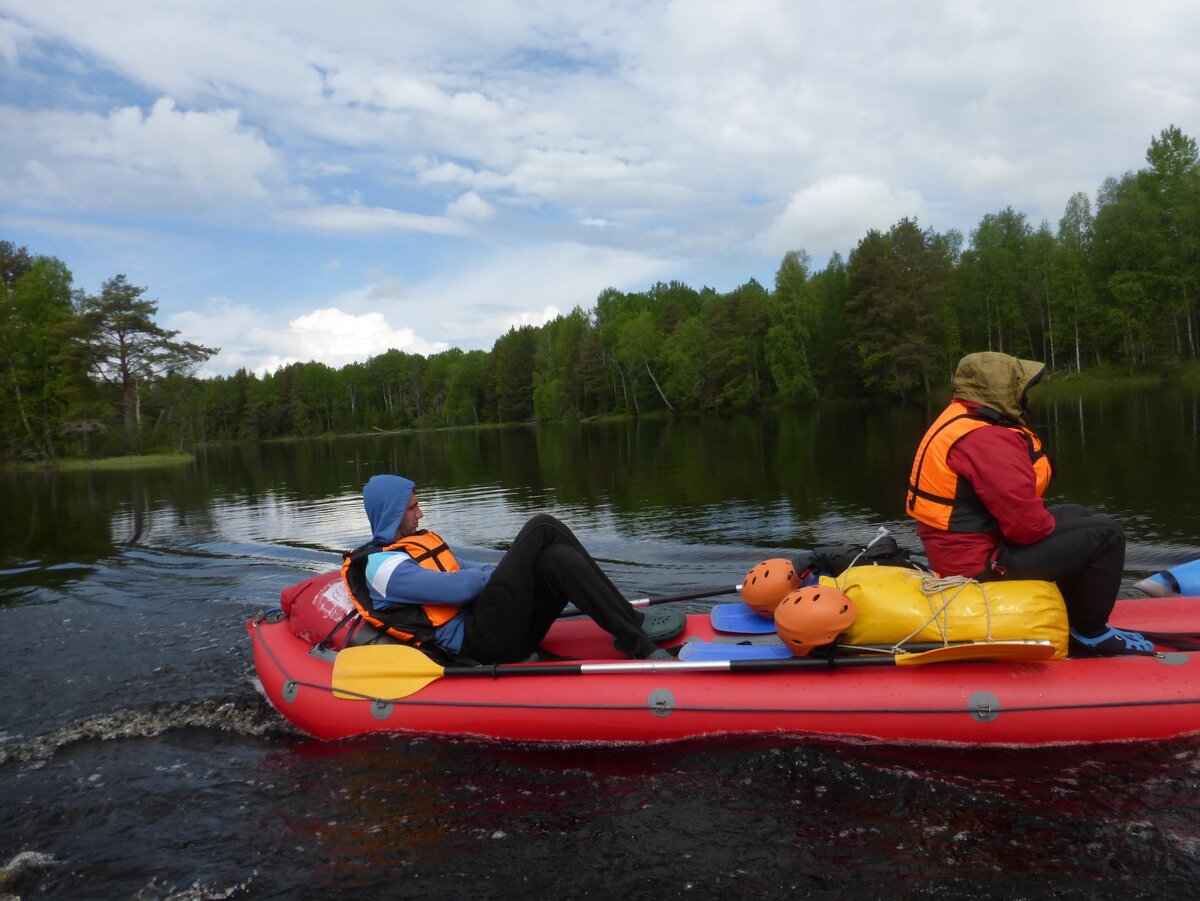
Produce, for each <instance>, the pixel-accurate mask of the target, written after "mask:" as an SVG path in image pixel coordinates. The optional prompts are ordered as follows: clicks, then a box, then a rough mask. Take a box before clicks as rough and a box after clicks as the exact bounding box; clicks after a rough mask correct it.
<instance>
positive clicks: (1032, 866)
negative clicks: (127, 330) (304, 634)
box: [0, 390, 1200, 899]
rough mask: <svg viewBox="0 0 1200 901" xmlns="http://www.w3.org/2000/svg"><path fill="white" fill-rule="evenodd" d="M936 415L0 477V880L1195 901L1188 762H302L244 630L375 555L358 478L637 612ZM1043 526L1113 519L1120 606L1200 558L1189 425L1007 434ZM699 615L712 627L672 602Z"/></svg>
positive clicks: (1166, 407)
mask: <svg viewBox="0 0 1200 901" xmlns="http://www.w3.org/2000/svg"><path fill="white" fill-rule="evenodd" d="M935 412H936V410H927V409H924V408H923V407H907V408H902V407H895V408H889V409H886V410H822V411H820V412H819V413H803V414H799V413H798V414H794V415H791V416H781V417H761V418H746V419H739V420H728V421H705V422H671V421H667V420H661V421H643V422H637V423H621V424H598V423H597V424H585V425H581V426H578V427H549V428H542V429H534V428H520V427H518V428H506V429H495V430H482V431H455V432H440V433H432V434H420V435H418V434H411V435H399V436H380V437H375V438H369V439H354V440H350V439H347V440H338V441H315V442H304V443H294V444H278V445H269V446H261V447H234V448H219V449H210V450H207V451H206V452H204V453H203V454H201V455H200V456H199V457H198V459H197V460H196V462H195V464H194V465H191V466H187V467H183V468H179V469H170V470H159V471H147V472H143V473H102V472H91V473H72V474H59V475H49V474H46V475H43V474H29V473H22V474H12V473H7V474H3V475H0V490H2V491H3V494H4V498H5V501H6V502H5V504H4V509H5V510H6V511H8V512H7V513H6V514H5V515H4V516H3V518H2V519H0V547H2V548H3V563H2V566H0V634H2V635H3V638H4V647H5V655H4V659H5V663H4V668H3V672H4V674H5V677H4V679H3V680H2V682H0V711H2V713H0V805H2V807H0V809H2V810H3V812H4V815H3V819H2V823H0V865H3V864H4V863H6V862H8V861H10V860H11V859H12V858H13V857H14V856H15V855H17V854H18V853H19V852H23V851H29V852H35V853H37V854H39V855H44V857H43V858H42V859H41V862H40V864H38V865H36V866H34V867H32V868H31V869H29V870H27V871H24V872H22V874H20V875H18V876H17V877H15V878H14V879H13V880H10V881H9V882H8V884H3V883H0V893H3V892H4V891H8V892H14V893H16V894H19V895H21V896H22V897H26V898H41V897H46V898H81V899H82V898H89V899H90V898H226V897H246V898H263V897H279V898H282V897H288V898H292V897H301V898H303V897H321V898H332V897H355V898H385V897H386V898H428V897H470V898H538V897H562V898H609V897H621V898H631V899H637V898H655V899H657V898H675V897H689V898H710V897H718V896H726V895H728V896H750V897H763V898H772V897H795V896H799V897H807V896H810V895H819V896H829V897H855V898H862V897H891V896H894V895H897V894H901V895H905V896H909V897H959V896H973V897H1044V896H1054V897H1079V898H1085V897H1086V898H1094V897H1114V898H1115V897H1149V896H1152V895H1164V894H1171V895H1175V896H1194V895H1195V893H1196V885H1197V884H1198V883H1197V880H1200V777H1198V775H1197V774H1198V771H1200V740H1187V741H1181V742H1173V743H1168V744H1162V745H1154V746H1149V747H1146V746H1138V747H1105V748H1098V749H1096V748H1092V749H1087V748H1064V749H1054V750H1048V751H1037V752H1018V751H1005V752H995V751H993V752H978V751H974V752H973V751H965V750H963V751H959V750H948V749H940V750H936V751H935V750H928V749H925V750H921V749H911V748H909V749H905V748H894V747H872V746H862V745H854V744H835V743H796V742H790V743H789V742H782V741H762V742H745V741H738V742H730V741H724V742H705V743H691V744H685V745H678V746H666V747H654V748H619V749H603V750H599V749H545V748H542V749H537V748H522V747H511V746H499V745H488V744H479V743H470V742H448V741H441V740H432V739H386V738H379V739H374V740H369V741H356V742H350V743H343V744H324V743H320V742H316V741H313V740H310V739H307V738H305V737H304V736H302V735H299V734H296V733H295V732H293V731H292V730H291V729H290V728H289V727H288V726H287V725H286V723H285V722H284V721H283V720H282V719H281V718H280V717H279V716H278V715H277V714H275V713H274V711H272V710H271V709H270V708H269V706H267V705H266V704H265V703H264V702H263V701H262V699H261V698H260V696H259V695H258V694H257V693H256V691H255V689H254V687H253V670H252V667H251V664H250V650H249V646H248V643H247V640H246V634H245V622H246V620H247V619H248V618H250V617H251V616H253V615H255V614H256V613H258V612H260V611H262V610H264V609H268V608H271V607H273V606H276V605H277V603H278V595H279V591H280V589H282V588H283V587H285V586H287V585H289V584H291V583H293V582H296V581H298V580H299V579H301V578H303V577H305V576H308V575H310V574H312V573H315V572H323V571H325V570H327V569H330V568H332V567H333V566H334V565H335V564H336V563H337V562H338V557H337V555H336V553H335V552H336V551H337V550H339V549H341V548H344V547H348V546H351V545H354V544H357V543H359V542H360V541H361V540H363V539H364V538H365V537H366V522H365V517H364V516H363V514H362V510H361V505H360V500H359V491H360V490H361V486H362V484H363V482H364V481H365V480H366V478H367V477H368V476H370V475H372V474H374V473H378V472H397V473H401V474H404V475H408V476H410V477H412V478H413V479H415V480H416V481H417V482H418V484H419V486H420V488H421V497H422V501H423V507H424V508H425V511H426V520H425V524H426V525H428V526H430V527H432V528H435V529H437V530H439V531H441V532H443V533H444V534H446V535H447V536H449V537H451V540H452V541H453V542H454V544H455V546H456V550H458V551H460V552H461V555H462V556H465V557H468V558H475V559H484V560H494V559H497V558H499V556H500V554H501V553H502V550H503V548H504V547H505V545H506V543H507V541H508V540H509V539H510V538H511V537H512V536H513V535H514V534H515V533H516V531H517V529H518V528H519V527H520V525H521V523H522V522H523V521H524V520H525V519H526V518H527V517H528V516H530V515H531V514H533V513H534V512H538V511H541V510H546V511H549V512H552V513H554V514H555V515H556V516H558V517H560V518H562V519H563V520H565V521H567V522H568V523H570V524H571V525H572V526H574V527H575V529H576V531H577V532H578V533H579V535H580V536H581V538H582V539H583V541H584V543H585V544H586V545H588V546H589V548H591V549H592V550H593V552H594V553H595V555H596V556H597V558H598V559H600V560H601V561H602V563H603V565H604V566H605V568H606V570H607V571H608V572H609V573H610V575H611V576H612V578H613V580H614V581H615V582H616V584H617V585H618V586H619V587H620V588H621V589H622V590H623V591H625V592H626V593H627V595H628V596H630V597H642V596H646V595H665V594H675V593H681V592H685V591H688V590H701V589H707V588H714V587H721V586H725V585H732V584H734V583H736V582H738V581H740V579H741V577H742V575H743V574H744V573H745V572H746V570H747V569H749V568H750V566H752V565H753V564H754V563H756V562H757V561H759V560H761V559H763V558H765V557H768V556H775V555H777V554H787V553H790V552H791V551H794V550H796V549H799V548H805V547H811V546H814V545H817V544H827V543H842V542H865V541H867V540H869V539H870V538H871V537H873V536H874V534H875V532H876V530H877V528H878V527H879V526H881V525H882V526H886V527H887V528H888V529H890V530H891V531H892V533H893V534H894V535H895V536H896V537H897V538H898V540H900V542H901V543H902V544H906V545H908V546H910V547H916V546H917V544H916V540H915V532H914V530H913V528H912V526H911V525H910V524H909V522H908V521H906V519H905V518H904V517H903V515H902V512H901V499H902V495H903V482H904V479H905V477H906V475H907V472H908V467H909V463H910V461H911V455H912V452H913V449H914V448H915V446H916V443H917V441H918V439H919V437H920V435H921V433H922V432H923V430H924V428H925V425H926V424H927V422H928V421H929V419H930V418H931V416H932V414H933V413H935ZM1033 418H1034V420H1035V425H1037V426H1038V428H1039V431H1041V432H1042V433H1043V434H1044V435H1045V437H1046V438H1047V440H1048V442H1049V444H1050V445H1051V447H1052V449H1053V451H1054V452H1055V454H1056V456H1057V459H1058V462H1059V467H1060V471H1061V473H1062V474H1061V477H1060V478H1058V479H1057V480H1056V481H1055V482H1054V483H1052V486H1051V493H1052V494H1053V495H1054V496H1055V497H1056V498H1060V499H1065V500H1071V501H1074V502H1078V503H1083V504H1085V505H1087V506H1089V507H1092V508H1093V509H1097V510H1104V511H1106V512H1109V513H1112V514H1114V515H1116V516H1117V517H1119V518H1120V519H1121V520H1122V521H1123V522H1124V523H1125V525H1126V528H1127V532H1128V537H1129V554H1128V558H1127V572H1126V589H1127V594H1129V595H1133V594H1136V592H1133V591H1132V585H1133V583H1134V582H1135V581H1137V580H1138V579H1140V578H1142V577H1143V576H1145V575H1147V574H1149V573H1151V572H1154V571H1156V570H1158V569H1161V568H1164V567H1166V566H1169V565H1172V564H1175V563H1178V562H1180V561H1182V560H1186V559H1190V558H1192V557H1195V556H1197V555H1200V504H1197V497H1198V490H1200V472H1198V469H1200V464H1198V462H1197V460H1198V459H1200V402H1198V400H1197V397H1196V395H1195V394H1192V393H1187V392H1181V391H1178V390H1170V391H1168V390H1160V391H1141V392H1113V393H1110V394H1108V395H1106V396H1105V397H1104V398H1103V399H1097V400H1094V401H1090V400H1085V401H1074V400H1072V401H1058V402H1057V403H1054V404H1049V403H1047V404H1043V405H1041V406H1038V407H1037V408H1036V409H1035V411H1034V417H1033ZM685 606H686V609H691V610H700V609H704V607H705V604H704V603H694V604H690V605H685Z"/></svg>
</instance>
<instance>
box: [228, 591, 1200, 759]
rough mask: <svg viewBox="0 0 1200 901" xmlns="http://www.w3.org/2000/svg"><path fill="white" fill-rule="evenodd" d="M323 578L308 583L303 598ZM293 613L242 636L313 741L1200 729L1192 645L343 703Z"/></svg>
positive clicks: (505, 678) (559, 644)
mask: <svg viewBox="0 0 1200 901" xmlns="http://www.w3.org/2000/svg"><path fill="white" fill-rule="evenodd" d="M322 578H323V579H325V580H326V581H324V582H322V581H321V579H322ZM327 580H328V577H321V578H319V579H317V580H313V582H312V583H306V584H307V585H308V588H309V589H310V590H309V594H312V593H313V592H312V588H313V585H314V584H316V586H317V587H318V588H319V587H320V586H321V585H325V584H328V581H327ZM318 593H319V592H318ZM289 606H290V605H289V604H288V602H287V597H286V593H285V609H286V608H288V607H289ZM300 616H301V611H300V610H299V609H297V608H293V609H292V610H291V611H290V616H289V614H288V613H284V612H283V611H276V612H273V613H272V614H266V615H264V616H262V617H259V618H256V619H254V620H251V621H250V622H249V623H248V624H247V629H248V631H249V634H250V640H251V643H252V644H253V647H254V664H255V668H256V669H257V672H258V678H259V680H260V682H261V683H262V687H263V689H264V691H265V693H266V696H267V697H268V698H269V699H270V701H271V703H272V704H273V705H274V706H275V708H276V709H277V710H278V711H279V712H280V713H281V714H283V716H284V717H285V718H286V719H287V720H288V721H289V722H291V723H292V724H293V725H295V726H296V727H297V728H299V729H300V730H302V731H303V732H306V733H308V734H309V735H312V736H315V737H317V738H321V739H340V738H348V737H351V736H355V735H363V734H367V733H380V732H397V733H413V734H424V735H441V736H456V737H473V738H485V739H496V740H503V741H521V742H552V743H587V744H594V743H621V744H635V743H646V742H666V741H679V740H684V739H694V738H701V737H706V736H730V735H746V736H749V735H754V736H767V735H781V736H795V737H807V736H820V737H827V738H840V739H854V740H867V741H876V742H906V743H915V744H954V745H977V746H1035V745H1054V744H1087V743H1094V742H1122V741H1125V742H1127V741H1152V740H1158V739H1166V738H1173V737H1177V736H1182V735H1188V734H1192V733H1197V732H1200V653H1193V652H1184V651H1178V650H1172V649H1169V648H1167V647H1166V645H1163V647H1164V650H1163V653H1161V654H1160V655H1159V656H1157V657H1119V658H1108V659H1099V658H1095V659H1068V660H1058V661H1046V662H1036V663H1031V662H1020V663H1015V662H1003V663H1002V662H979V661H972V662H958V663H936V664H930V665H923V666H902V667H896V666H871V667H860V666H854V665H845V666H842V665H837V664H831V665H829V666H821V667H814V668H803V669H776V670H770V669H767V670H764V671H754V672H742V671H719V672H714V671H700V670H697V669H694V668H691V667H693V666H694V665H692V664H687V663H656V664H646V663H644V662H642V661H637V662H636V663H637V664H639V666H637V667H628V668H627V669H628V670H629V671H625V672H581V673H575V674H565V675H544V676H539V677H535V678H516V677H514V676H512V675H503V674H501V675H499V676H497V677H496V678H491V677H487V676H481V677H479V678H466V679H463V678H433V679H431V681H429V684H427V685H424V686H423V687H419V688H418V689H417V690H414V691H411V692H406V693H405V694H404V696H403V697H351V698H345V697H337V696H336V695H335V693H334V690H333V661H334V658H335V656H336V654H337V653H338V652H336V651H334V650H330V649H325V650H321V649H314V646H313V644H312V641H311V640H309V639H311V638H312V631H311V624H308V625H303V624H299V625H300V626H301V627H300V628H296V626H297V625H298V624H297V623H293V622H291V621H290V618H291V617H300ZM1112 623H1113V624H1114V625H1120V626H1123V627H1127V628H1140V629H1143V630H1145V631H1149V632H1157V633H1186V634H1195V633H1200V598H1154V599H1146V600H1128V601H1121V602H1119V603H1118V605H1117V610H1116V611H1115V612H1114V615H1113V617H1112ZM297 631H299V632H301V633H302V634H303V635H304V636H305V637H300V636H298V635H297V634H296V632H297ZM716 637H717V636H716V634H715V633H714V631H713V629H712V626H711V621H710V617H708V616H707V615H704V614H692V615H691V616H689V618H688V628H687V631H686V632H685V633H684V634H683V635H682V636H681V637H680V638H679V639H676V640H675V642H679V641H686V640H701V641H709V640H713V639H714V638H716ZM675 642H672V643H675ZM1180 644H1186V642H1180ZM543 646H544V647H545V648H546V649H547V650H550V651H553V652H555V653H556V654H560V655H563V656H565V657H569V658H573V659H575V660H580V661H608V662H615V661H616V660H617V654H616V652H615V651H614V650H613V646H612V641H611V639H610V637H609V636H608V635H607V634H605V633H604V632H602V631H601V630H600V629H599V628H597V627H596V626H595V625H594V624H593V623H592V622H591V621H590V620H587V619H564V620H561V621H559V622H558V623H557V624H556V625H555V626H554V628H553V629H552V630H551V633H550V635H549V636H548V637H547V640H546V641H545V642H544V643H543ZM398 650H401V651H403V652H408V649H398ZM422 659H423V658H422ZM552 665H553V664H528V665H522V666H523V667H526V668H527V667H545V666H552ZM584 668H585V669H586V668H587V667H584ZM435 669H436V668H435ZM467 675H474V674H473V673H468V674H467Z"/></svg>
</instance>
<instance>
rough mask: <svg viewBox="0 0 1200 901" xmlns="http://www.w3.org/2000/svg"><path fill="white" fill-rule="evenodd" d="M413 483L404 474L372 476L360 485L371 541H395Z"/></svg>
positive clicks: (379, 542) (381, 542)
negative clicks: (369, 524)
mask: <svg viewBox="0 0 1200 901" xmlns="http://www.w3.org/2000/svg"><path fill="white" fill-rule="evenodd" d="M415 487H416V486H415V485H414V484H413V483H412V482H410V481H409V480H408V479H406V478H404V477H403V476H371V478H369V479H368V480H367V484H366V485H364V486H363V508H364V509H365V510H366V511H367V520H368V521H369V522H370V523H371V540H372V541H374V542H376V543H377V544H385V545H386V544H394V543H395V541H396V529H398V528H400V520H401V519H403V518H404V510H405V508H406V507H407V506H408V499H409V498H410V497H412V493H413V488H415Z"/></svg>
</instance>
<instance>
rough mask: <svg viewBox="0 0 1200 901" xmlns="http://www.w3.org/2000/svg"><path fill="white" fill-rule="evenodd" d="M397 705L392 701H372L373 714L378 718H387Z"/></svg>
mask: <svg viewBox="0 0 1200 901" xmlns="http://www.w3.org/2000/svg"><path fill="white" fill-rule="evenodd" d="M395 706H396V705H395V704H393V703H391V702H390V701H372V702H371V716H373V717H375V719H377V720H386V719H387V718H388V717H389V716H391V715H392V708H393V707H395Z"/></svg>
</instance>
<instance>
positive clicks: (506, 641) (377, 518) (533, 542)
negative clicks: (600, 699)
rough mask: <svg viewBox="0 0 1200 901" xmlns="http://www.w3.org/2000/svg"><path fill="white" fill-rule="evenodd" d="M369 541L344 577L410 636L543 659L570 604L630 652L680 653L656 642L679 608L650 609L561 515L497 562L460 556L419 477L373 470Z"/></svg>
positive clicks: (537, 521) (448, 646)
mask: <svg viewBox="0 0 1200 901" xmlns="http://www.w3.org/2000/svg"><path fill="white" fill-rule="evenodd" d="M363 506H364V508H365V509H366V513H367V519H368V521H369V522H370V525H371V533H372V534H371V540H370V541H369V542H367V543H366V544H364V545H362V546H361V547H359V548H356V549H355V550H353V551H351V552H350V553H349V554H347V555H346V560H345V563H344V564H343V566H342V576H343V578H344V579H345V580H346V585H347V587H348V588H349V589H350V594H351V597H352V598H353V599H354V604H355V606H356V607H357V608H358V610H359V613H360V614H361V615H362V617H363V619H365V620H366V621H367V622H369V623H371V624H372V625H373V626H375V627H376V628H380V629H383V630H384V631H386V632H387V633H388V634H389V635H392V636H394V637H396V638H399V639H400V640H401V641H404V642H406V643H408V644H412V645H415V646H417V647H424V648H425V649H426V650H427V651H428V650H430V648H429V646H430V645H433V646H434V647H436V648H437V649H440V651H441V652H442V653H443V655H445V656H449V657H451V658H456V659H465V660H472V661H476V662H479V663H509V662H514V661H523V660H531V659H532V660H536V659H537V653H538V646H539V645H540V644H541V641H542V639H543V638H545V636H546V633H547V632H548V631H549V630H550V626H551V625H553V623H554V620H555V619H556V618H557V617H558V615H559V614H560V613H562V611H563V608H564V607H566V605H567V603H568V602H569V603H573V604H574V605H575V606H576V607H578V608H579V609H580V610H581V611H583V612H584V613H586V614H587V615H588V616H590V617H591V618H592V619H593V620H595V621H596V622H597V623H598V624H599V625H600V626H601V627H602V628H603V629H604V630H605V631H607V632H609V633H610V634H611V635H612V636H613V637H614V640H615V644H616V647H617V648H618V649H619V650H621V651H623V652H625V653H626V654H627V655H628V656H630V657H635V658H640V659H645V660H674V659H675V658H674V657H672V656H671V655H670V654H669V653H668V652H667V651H664V650H662V649H660V648H658V647H656V646H655V644H654V642H655V641H665V640H667V639H669V638H673V637H674V636H676V635H678V634H679V633H680V632H681V631H683V628H684V625H685V624H686V617H685V616H684V615H683V614H682V613H677V612H650V611H647V612H646V613H643V612H641V611H639V610H637V609H636V608H634V607H632V606H630V604H629V602H628V601H627V600H626V599H625V598H624V597H623V596H622V595H621V593H620V592H619V591H618V590H617V589H616V588H615V587H614V586H613V584H612V582H610V581H609V579H608V577H607V576H606V575H605V574H604V572H603V571H602V570H601V569H600V567H599V565H597V563H596V561H595V560H593V559H592V557H591V555H590V554H588V552H587V551H586V550H585V549H584V547H583V545H582V544H580V543H579V539H577V538H576V537H575V535H574V533H573V532H572V531H571V530H570V529H569V528H567V526H565V525H564V524H563V523H561V522H559V521H558V520H557V519H555V518H554V517H552V516H549V515H547V514H544V513H543V514H538V515H536V516H534V517H532V518H531V519H530V520H529V521H528V522H527V523H525V525H524V527H523V528H522V529H521V531H520V532H519V533H518V535H517V537H516V538H515V539H514V540H513V543H512V546H511V547H510V548H509V550H508V551H507V552H506V553H505V555H504V556H503V557H502V558H501V560H500V562H499V563H497V564H495V565H492V564H485V565H477V564H472V563H467V562H464V561H460V560H458V559H457V558H456V557H455V556H454V554H453V553H452V552H451V550H450V548H449V547H448V546H447V545H446V543H445V542H444V541H443V540H442V538H441V537H440V536H439V535H438V534H437V533H435V532H430V531H427V530H425V529H420V528H418V524H419V522H420V520H421V518H422V516H424V513H423V511H422V510H421V506H420V504H419V502H418V501H417V498H416V495H415V494H414V485H413V483H412V482H411V481H410V480H408V479H406V478H403V477H401V476H395V475H376V476H372V477H371V478H370V479H369V480H368V481H367V484H366V486H365V487H364V488H363Z"/></svg>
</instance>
